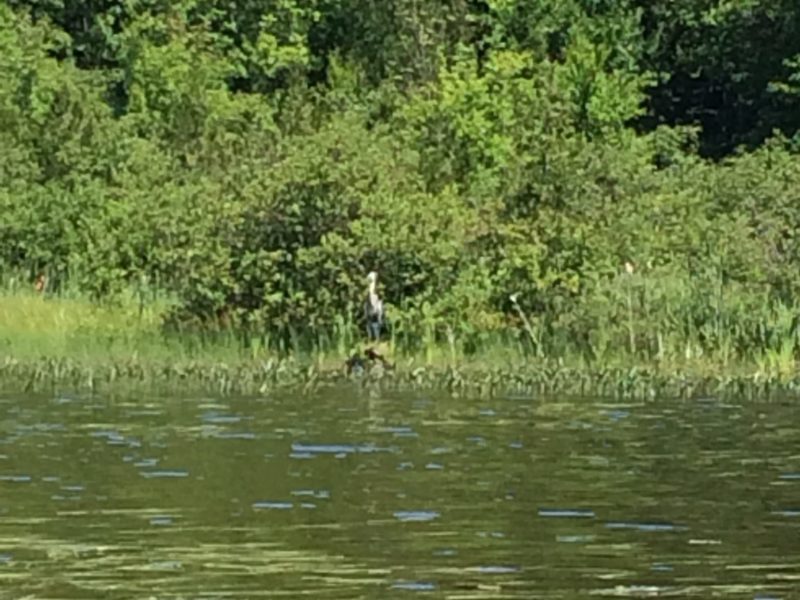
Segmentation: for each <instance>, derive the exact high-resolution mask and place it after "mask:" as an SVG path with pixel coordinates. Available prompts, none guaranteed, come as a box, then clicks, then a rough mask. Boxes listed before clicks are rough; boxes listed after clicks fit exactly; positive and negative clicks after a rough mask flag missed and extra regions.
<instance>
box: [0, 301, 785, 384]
mask: <svg viewBox="0 0 800 600" xmlns="http://www.w3.org/2000/svg"><path fill="white" fill-rule="evenodd" d="M168 307H169V303H168V302H167V301H154V302H150V303H148V304H143V303H141V302H138V301H137V300H136V299H135V298H134V296H132V295H131V296H124V297H122V298H121V299H120V300H119V301H118V302H117V303H115V304H114V305H97V304H94V303H91V302H89V301H87V300H86V299H82V298H80V297H79V296H77V295H76V296H73V297H70V296H69V295H67V296H65V297H58V298H57V297H49V298H45V297H42V296H39V295H36V294H33V293H24V292H19V291H15V292H10V291H6V292H5V293H3V294H0V389H5V390H7V391H19V390H52V389H55V390H75V391H78V390H84V391H94V390H100V391H109V390H140V389H141V390H144V389H149V390H158V391H164V392H174V393H183V392H193V393H203V392H207V393H223V394H226V393H242V394H259V393H267V392H270V391H272V390H275V389H277V388H292V389H297V390H302V391H305V392H308V391H314V390H316V389H318V388H320V387H324V386H328V385H339V384H348V385H353V384H357V385H359V386H370V387H371V386H377V387H387V388H400V389H403V388H405V389H410V388H414V389H431V390H433V389H438V390H447V391H449V392H451V393H453V394H462V395H467V394H477V395H491V394H498V393H515V394H568V395H599V396H614V397H630V398H648V397H656V396H667V397H675V398H692V397H702V396H709V395H736V396H745V397H762V396H778V395H786V394H792V395H793V394H796V393H799V392H800V377H798V375H797V374H796V369H795V361H794V357H793V355H792V353H791V352H788V351H787V352H786V353H774V352H772V353H770V352H766V351H765V352H760V353H759V352H755V351H754V352H753V354H752V356H753V357H754V358H753V360H741V359H739V360H732V359H731V358H730V357H729V356H727V355H725V356H723V355H720V356H702V357H696V356H695V357H691V356H689V357H683V358H682V359H676V358H674V357H673V358H672V359H671V360H669V361H667V360H653V359H649V360H645V359H642V358H640V357H636V356H631V355H630V354H628V353H626V350H625V349H624V348H622V349H620V352H619V353H618V354H616V355H614V356H613V357H609V358H608V359H607V360H605V361H603V364H602V365H601V364H599V363H597V362H589V361H586V360H585V359H584V358H582V357H576V356H550V357H548V356H537V355H536V354H535V353H531V352H529V351H528V350H526V347H525V346H524V345H523V344H520V343H513V342H511V341H510V340H512V338H509V339H507V340H501V339H498V340H497V341H496V343H495V344H493V345H487V346H485V347H484V348H481V349H480V350H479V351H478V352H475V353H471V354H467V353H465V352H464V351H463V348H462V347H461V346H460V345H459V343H458V340H452V339H451V340H450V341H449V343H446V344H436V343H434V342H430V343H428V344H427V345H423V346H422V347H417V349H416V350H414V351H411V352H409V351H404V349H402V348H396V347H394V346H393V344H392V343H391V342H388V343H387V344H385V347H384V350H385V351H386V352H387V354H389V355H390V356H391V359H392V361H393V362H394V368H392V369H383V368H380V367H376V368H374V369H368V370H367V371H366V372H365V373H362V374H359V375H353V374H348V373H347V372H346V370H345V368H344V362H345V360H346V359H347V358H348V357H349V356H351V355H352V354H353V353H354V352H359V351H360V350H361V349H362V347H363V346H362V344H360V343H359V342H358V341H357V340H356V341H352V340H350V339H349V338H348V339H343V338H345V337H346V336H344V335H343V336H342V337H341V338H340V339H335V338H330V337H328V338H325V339H324V340H316V341H315V342H314V343H312V342H311V341H308V343H305V344H299V345H298V349H297V350H295V351H290V352H287V351H279V350H276V349H274V348H270V347H269V345H268V338H266V337H257V336H250V337H249V338H248V341H247V343H245V342H243V338H242V337H241V336H237V335H235V334H233V333H231V332H208V333H204V334H200V333H180V334H176V333H168V332H166V331H164V329H163V327H162V325H161V322H162V317H163V314H164V312H165V311H166V310H167V309H168Z"/></svg>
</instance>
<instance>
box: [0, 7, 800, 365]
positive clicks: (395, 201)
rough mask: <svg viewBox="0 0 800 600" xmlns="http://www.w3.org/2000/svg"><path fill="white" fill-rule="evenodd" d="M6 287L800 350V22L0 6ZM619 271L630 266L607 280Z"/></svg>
mask: <svg viewBox="0 0 800 600" xmlns="http://www.w3.org/2000/svg"><path fill="white" fill-rule="evenodd" d="M0 72H2V74H3V76H2V78H0V132H1V133H2V135H0V268H2V269H3V271H4V272H5V273H7V274H8V273H17V274H18V273H24V274H26V276H29V277H30V279H31V281H32V280H33V278H34V277H35V276H36V275H37V274H38V273H40V272H44V273H46V274H47V276H48V282H49V283H48V286H49V289H50V291H57V290H58V289H59V287H62V286H65V285H67V284H69V285H71V286H73V287H77V288H79V289H81V290H84V291H86V292H87V293H90V294H91V295H92V296H94V297H95V298H97V299H106V300H108V299H113V298H114V297H115V296H116V295H117V294H119V293H120V292H122V291H123V290H130V289H131V288H132V287H133V288H135V289H137V290H140V291H141V293H145V290H147V293H149V291H152V290H159V291H160V292H164V293H169V294H173V295H174V296H175V297H177V298H178V303H177V305H176V308H175V309H174V311H173V313H172V314H171V317H170V322H171V323H173V324H178V325H181V326H187V325H193V326H198V325H202V326H208V325H209V324H213V325H214V326H228V325H230V326H233V327H235V328H237V329H239V330H242V331H249V332H260V331H269V332H270V333H271V335H272V336H273V339H281V338H283V339H289V338H296V337H297V336H302V335H305V334H308V333H310V332H311V333H313V334H314V335H323V334H326V333H330V332H331V331H334V330H335V329H338V330H340V331H341V330H343V329H353V328H355V327H358V326H359V323H358V319H359V315H360V314H361V302H362V300H363V295H364V290H365V274H366V272H367V271H368V270H371V269H375V270H377V271H378V272H379V273H380V276H381V282H380V283H381V292H382V294H383V297H384V299H385V301H386V303H387V305H388V306H389V312H390V314H391V315H392V321H393V326H394V331H395V334H396V335H397V336H398V339H402V340H405V342H406V343H413V341H414V340H418V339H421V340H431V339H450V340H452V339H458V340H459V343H461V344H463V345H464V347H465V348H466V349H470V348H476V347H479V346H480V345H481V343H482V341H483V340H486V339H488V338H491V337H492V336H496V335H497V334H498V333H500V332H517V333H516V334H514V335H517V336H518V337H519V338H520V339H521V340H524V343H525V344H526V345H527V346H528V348H529V349H530V351H532V352H535V353H538V354H546V353H552V352H556V351H560V350H563V349H565V348H566V349H569V350H571V351H576V352H579V353H581V354H583V355H585V356H586V357H587V358H589V359H593V358H602V357H604V356H606V355H607V353H608V352H610V351H613V350H615V349H619V348H623V349H625V350H626V351H631V352H633V353H635V354H638V355H642V356H648V357H664V356H667V355H670V354H680V355H685V356H691V355H693V354H697V353H702V352H722V353H723V354H724V355H727V354H728V353H729V354H730V355H731V356H735V355H737V354H739V355H742V354H745V353H747V352H748V349H749V348H752V347H758V348H760V349H772V350H773V351H775V352H789V353H791V352H793V351H794V350H795V347H796V344H797V339H798V333H797V332H798V328H797V323H796V320H795V311H794V309H793V307H794V298H796V297H797V295H798V293H799V292H800V270H798V268H797V266H798V264H800V260H799V259H800V233H799V231H800V229H798V225H800V156H798V155H797V154H796V149H797V147H798V143H800V135H798V128H800V110H798V108H799V107H800V4H798V3H797V2H794V1H789V0H728V1H726V2H719V1H718V0H648V1H647V2H644V1H642V0H535V1H532V0H444V1H442V2H422V1H419V0H380V1H377V0H234V1H227V2H221V1H219V0H179V1H176V2H173V1H166V0H92V1H80V2H79V1H77V0H38V1H35V0H30V1H23V0H2V2H0ZM626 263H627V264H628V268H626Z"/></svg>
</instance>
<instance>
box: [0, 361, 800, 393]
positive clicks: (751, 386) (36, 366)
mask: <svg viewBox="0 0 800 600" xmlns="http://www.w3.org/2000/svg"><path fill="white" fill-rule="evenodd" d="M337 386H352V387H354V388H356V389H359V388H365V389H370V390H376V391H381V390H382V391H412V390H416V391H427V392H444V393H448V394H450V395H452V396H457V397H493V396H498V395H520V396H530V397H552V396H567V397H571V398H582V397H590V396H591V397H603V398H610V399H630V400H648V399H655V398H661V399H676V400H696V399H702V398H713V397H716V398H720V397H724V398H741V399H748V400H753V399H764V400H768V399H775V398H788V397H794V396H800V374H797V373H792V374H786V373H784V374H779V373H769V372H765V371H762V370H758V369H753V370H747V369H738V370H733V369H729V370H727V371H722V370H720V371H718V372H716V373H714V372H712V371H711V370H708V369H702V368H696V369H691V368H671V369H668V368H665V367H659V366H656V365H640V366H631V367H592V366H564V365H558V364H555V363H551V364H548V363H544V362H540V361H537V362H534V361H526V362H520V363H519V364H518V365H515V366H514V367H513V368H498V367H494V368H490V367H481V366H480V365H478V364H475V363H464V364H460V365H459V364H456V365H446V366H445V365H422V364H415V363H414V362H413V361H406V363H405V364H403V363H401V364H399V365H397V366H396V367H395V368H393V369H384V368H382V367H375V368H372V369H370V370H366V371H365V372H364V373H362V374H350V375H348V374H347V373H346V371H345V368H344V365H343V364H342V365H341V366H337V363H334V362H333V361H327V362H323V363H319V362H318V363H316V364H315V363H314V362H312V361H302V360H296V359H292V358H289V359H266V360H241V361H235V362H225V361H214V360H202V359H198V360H181V361H158V360H156V361H153V360H139V359H135V358H132V359H128V360H115V359H109V360H107V361H100V362H98V361H94V362H92V363H89V362H87V361H81V360H75V359H70V358H64V357H59V358H56V357H46V356H43V357H40V358H36V359H32V358H22V359H18V358H14V357H11V356H4V357H0V392H3V393H6V392H8V393H18V392H50V391H53V392H65V393H66V392H75V393H78V392H81V393H84V392H90V393H94V392H97V393H115V394H116V393H134V392H140V391H151V392H163V393H170V394H177V395H183V394H187V393H188V394H195V393H206V394H208V393H210V394H218V395H223V396H227V395H267V394H270V393H273V392H276V391H286V392H292V393H300V394H309V393H317V392H320V391H322V390H324V389H325V388H327V387H337Z"/></svg>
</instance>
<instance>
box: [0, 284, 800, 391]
mask: <svg viewBox="0 0 800 600" xmlns="http://www.w3.org/2000/svg"><path fill="white" fill-rule="evenodd" d="M518 300H519V299H518V298H517V297H516V295H514V296H512V297H511V301H512V306H513V308H514V309H515V310H516V312H517V313H518V316H519V318H520V320H521V322H522V325H523V326H522V327H521V328H508V329H506V330H500V331H494V332H491V333H480V334H478V335H472V336H471V337H470V338H469V340H467V338H466V337H465V336H463V335H462V334H461V333H460V332H459V330H458V328H457V327H456V326H454V324H447V323H441V322H439V321H437V319H436V317H435V315H434V313H433V312H431V311H423V315H422V318H421V319H416V320H415V319H413V318H411V317H409V316H408V315H404V314H401V313H398V314H396V315H393V321H392V329H391V331H392V335H391V336H390V337H389V338H388V339H387V340H386V342H385V343H384V344H383V345H382V348H383V350H384V351H385V353H386V354H387V355H388V357H389V358H390V360H392V361H393V362H395V363H396V365H397V367H398V369H399V370H405V371H407V372H409V373H411V372H416V371H418V370H419V369H429V370H430V369H434V370H438V371H440V372H442V373H455V372H458V373H468V372H474V373H478V372H480V373H485V372H487V371H492V372H495V373H504V374H505V375H504V376H505V377H506V378H507V379H508V380H513V379H514V377H516V376H518V375H519V374H520V373H522V372H528V373H532V372H534V371H537V370H538V372H540V373H547V372H550V371H549V370H552V369H556V371H554V372H559V373H562V375H563V377H564V378H566V377H567V375H564V373H573V374H576V373H581V372H584V373H589V372H592V373H599V372H603V373H607V372H608V373H611V372H613V373H617V374H620V373H622V374H629V373H632V372H636V370H637V369H638V370H641V369H646V370H651V371H652V372H654V373H660V374H665V375H667V374H673V375H676V377H677V374H686V373H692V374H694V376H697V377H699V378H708V377H712V378H718V379H720V380H722V379H724V378H725V377H730V376H735V377H740V376H750V375H752V376H754V377H757V378H758V377H761V378H768V379H770V380H777V381H789V380H791V379H793V378H794V377H795V374H796V372H797V363H796V358H797V355H798V350H800V330H799V329H798V322H799V321H800V319H798V315H800V306H796V305H787V304H784V303H781V302H778V301H774V300H772V299H769V298H768V297H766V296H763V295H760V292H759V291H758V290H756V291H753V290H752V289H745V288H737V287H735V286H728V287H725V288H722V286H720V287H719V288H716V289H715V288H712V290H711V292H709V291H708V287H706V282H703V281H701V280H693V279H690V278H685V279H680V278H676V277H670V276H657V275H649V276H648V275H643V274H641V273H639V272H630V271H628V272H623V273H621V274H620V277H619V278H617V279H612V280H609V281H607V282H605V283H604V285H602V286H598V287H597V288H596V289H595V290H593V292H592V295H591V296H589V297H587V298H585V299H584V301H583V303H582V304H581V305H580V306H579V310H580V311H583V312H582V313H580V312H579V313H577V314H576V315H570V317H571V319H572V320H571V321H569V323H570V326H571V327H573V329H572V331H573V332H574V331H575V329H574V328H575V327H576V325H575V323H578V324H579V325H581V324H583V326H585V327H586V331H587V334H586V335H585V336H575V335H571V334H570V333H569V332H568V331H567V332H565V331H564V330H559V323H560V322H561V321H559V320H558V315H547V314H537V315H529V314H526V312H525V311H524V310H523V309H522V307H521V302H519V301H518ZM173 307H174V302H173V301H172V300H171V299H170V298H169V297H168V296H164V295H160V294H157V293H153V294H148V295H147V296H146V297H144V296H143V295H142V294H140V293H138V290H136V289H132V290H130V291H129V292H127V293H124V294H122V295H120V296H118V297H116V298H115V300H114V302H113V303H110V302H109V303H96V302H91V301H90V300H89V299H88V298H86V297H85V296H83V295H81V293H80V292H79V291H77V290H70V289H69V288H67V289H65V290H63V291H62V292H60V293H59V294H58V295H40V294H37V293H35V292H34V291H33V290H32V289H30V286H24V287H23V286H19V285H16V284H15V283H14V282H9V281H7V282H5V285H4V287H0V361H2V360H9V359H10V360H14V361H31V362H34V361H39V363H37V364H40V363H41V361H42V360H45V359H46V360H56V361H58V360H68V361H72V362H73V363H75V364H80V365H89V366H92V365H110V364H131V363H135V364H150V365H152V366H153V368H154V369H162V368H164V367H165V366H172V365H181V364H188V363H191V364H194V365H197V364H200V365H222V366H223V371H222V372H223V375H222V376H221V377H222V380H225V381H227V379H226V378H227V377H228V375H226V374H224V373H225V371H224V369H226V368H228V366H231V365H239V366H246V365H256V367H255V368H256V370H257V369H258V368H260V367H258V365H263V364H266V363H269V364H271V365H275V364H278V363H279V362H281V361H284V362H285V361H287V360H288V361H290V362H292V363H293V364H297V365H299V366H302V367H303V368H305V369H313V370H314V372H338V371H341V366H342V363H343V361H344V360H345V359H346V358H347V357H348V356H350V355H352V354H353V353H354V352H358V351H359V349H360V348H361V347H362V346H363V344H364V340H365V336H364V332H362V331H361V329H360V325H359V324H358V323H355V322H353V321H352V320H351V319H350V318H348V317H345V316H339V317H335V318H334V319H333V325H332V326H331V327H330V329H328V330H326V331H319V332H295V334H294V335H293V336H291V340H290V341H289V343H288V345H285V346H283V347H281V345H280V343H275V342H274V341H273V338H271V336H270V332H269V331H263V332H258V334H257V335H253V332H249V335H247V336H242V335H239V334H237V332H235V331H221V332H213V333H202V332H181V333H173V332H170V331H168V330H165V328H164V327H163V322H164V318H165V315H167V313H168V312H169V311H170V309H171V308H173ZM476 340H477V341H476ZM279 342H280V340H279ZM226 365H227V366H226ZM38 368H40V367H37V369H38ZM247 368H250V367H247ZM192 369H194V367H192ZM192 369H189V371H187V372H192V373H197V372H198V371H197V370H192ZM559 369H560V371H559ZM262 375H263V373H262ZM681 376H682V375H681ZM625 377H628V375H625ZM603 381H604V380H603ZM226 385H227V384H226ZM570 385H571V384H570ZM603 385H605V383H604V384H603Z"/></svg>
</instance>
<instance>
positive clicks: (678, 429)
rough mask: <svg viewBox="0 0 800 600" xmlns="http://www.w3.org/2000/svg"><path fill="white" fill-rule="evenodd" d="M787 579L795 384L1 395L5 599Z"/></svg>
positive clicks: (404, 592) (762, 591)
mask: <svg viewBox="0 0 800 600" xmlns="http://www.w3.org/2000/svg"><path fill="white" fill-rule="evenodd" d="M418 596H423V597H436V598H452V599H472V598H565V599H574V598H596V597H600V598H614V597H643V598H645V597H679V598H704V599H705V598H758V599H760V600H766V599H768V598H798V597H800V414H798V409H797V408H796V405H795V404H794V403H793V402H785V403H781V402H772V403H763V404H759V403H754V402H743V403H731V402H722V401H717V400H714V399H708V400H705V401H694V402H682V401H663V402H661V401H655V402H647V403H638V404H622V403H613V402H608V401H605V402H604V401H600V400H587V399H583V400H574V401H567V400H553V399H550V400H543V399H535V398H497V399H492V400H486V399H474V400H472V399H464V398H461V399H453V398H449V397H436V396H428V395H424V394H413V395H402V394H393V395H392V394H388V395H383V396H375V395H371V394H369V393H368V392H366V391H364V390H360V389H355V388H354V389H349V390H348V389H344V390H339V391H337V392H335V393H324V394H321V395H318V396H316V397H303V396H296V395H290V394H285V395H274V396H270V397H267V398H226V399H214V398H187V399H176V398H169V397H164V398H160V397H143V398H129V397H128V398H125V399H119V398H104V397H79V396H67V395H57V396H49V397H42V396H0V598H22V597H25V598H48V599H55V598H81V599H94V598H103V599H117V598H120V599H122V598H125V599H128V598H260V597H267V598H297V597H308V598H342V599H345V598H347V599H351V598H413V597H418Z"/></svg>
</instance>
